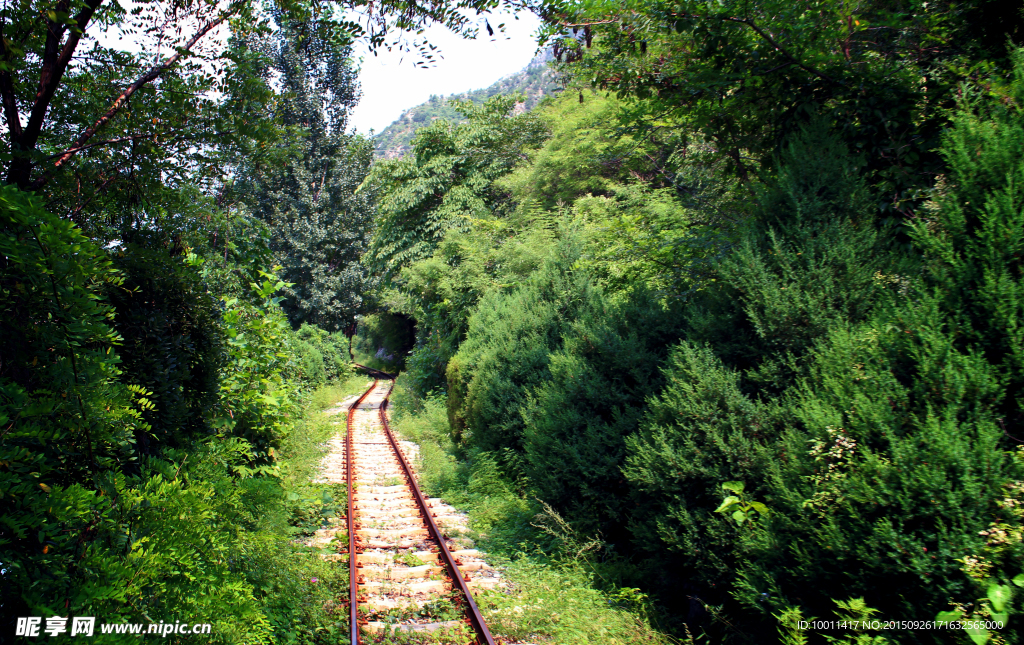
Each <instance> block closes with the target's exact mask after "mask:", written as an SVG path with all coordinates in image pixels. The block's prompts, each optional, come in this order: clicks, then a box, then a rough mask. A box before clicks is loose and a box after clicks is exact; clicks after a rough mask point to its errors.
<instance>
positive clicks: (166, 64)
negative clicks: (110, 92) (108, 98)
mask: <svg viewBox="0 0 1024 645" xmlns="http://www.w3.org/2000/svg"><path fill="white" fill-rule="evenodd" d="M226 19H227V16H226V15H222V16H221V17H219V18H217V19H216V20H211V21H210V22H208V23H206V25H204V26H203V27H202V28H201V29H200V30H199V31H197V32H196V33H195V34H194V35H193V36H192V38H190V39H189V41H188V42H187V43H185V46H184V47H181V48H179V49H178V51H177V52H175V53H174V55H173V56H171V57H169V58H167V59H166V60H164V61H163V62H162V63H158V64H156V65H154V66H153V67H151V68H149V70H147V71H146V72H145V73H144V74H142V76H140V77H138V78H137V79H135V82H134V83H132V84H131V85H129V86H128V88H127V89H126V90H125V91H123V92H121V95H120V96H118V97H117V98H116V99H115V100H114V102H113V104H111V106H110V108H108V109H107V111H106V112H105V113H104V114H103V116H101V117H100V118H99V119H97V120H96V122H95V123H93V124H92V125H91V126H90V127H88V128H86V129H85V131H83V132H82V134H80V135H78V139H76V140H75V143H74V144H73V145H72V146H71V147H70V148H68V149H66V150H65V151H64V152H62V153H60V157H59V158H58V159H57V161H56V162H54V164H53V166H52V167H51V168H50V171H49V172H47V173H46V174H44V175H43V176H42V177H40V178H39V179H37V180H35V181H34V182H32V184H31V188H32V190H38V189H39V188H42V187H43V186H45V185H46V183H47V182H49V181H50V179H52V178H53V175H54V173H56V172H57V171H58V170H60V169H61V167H62V166H63V165H64V164H66V163H67V162H68V161H69V160H70V159H71V158H72V157H74V156H75V154H76V153H77V152H78V151H79V150H82V149H84V147H85V144H86V142H88V141H89V139H91V138H92V137H93V136H94V135H95V134H96V133H97V132H99V130H100V129H101V128H102V127H103V126H105V125H106V124H107V123H108V122H109V121H110V120H111V119H113V118H114V117H115V116H116V115H117V113H118V112H120V111H121V108H122V107H124V104H125V102H127V101H128V99H129V98H131V96H132V95H133V94H135V92H137V91H138V90H139V88H141V87H143V86H144V85H146V84H147V83H150V82H152V81H154V80H156V79H157V78H159V77H160V75H161V74H163V73H164V72H165V71H167V70H168V69H170V68H171V67H173V66H174V65H175V64H176V63H177V62H178V60H180V59H181V57H182V54H183V53H184V52H187V51H188V50H190V49H192V47H194V46H195V44H196V43H197V42H199V39H201V38H202V37H203V36H205V35H206V34H207V33H209V32H210V31H211V30H212V29H214V28H215V27H217V26H218V25H220V24H221V23H222V22H224V20H226Z"/></svg>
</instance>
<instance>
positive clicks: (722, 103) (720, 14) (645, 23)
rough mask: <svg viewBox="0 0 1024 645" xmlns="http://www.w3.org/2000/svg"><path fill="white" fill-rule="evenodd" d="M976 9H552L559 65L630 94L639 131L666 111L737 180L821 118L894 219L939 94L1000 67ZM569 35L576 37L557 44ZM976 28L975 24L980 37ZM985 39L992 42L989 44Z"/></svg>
mask: <svg viewBox="0 0 1024 645" xmlns="http://www.w3.org/2000/svg"><path fill="white" fill-rule="evenodd" d="M1002 11H1003V10H1001V9H999V8H997V7H996V4H995V3H988V2H968V3H953V2H935V3H933V2H929V3H918V2H897V3H888V2H874V1H864V2H855V3H850V2H839V1H838V0H815V1H814V2H811V3H806V2H801V3H792V2H785V1H778V0H767V1H763V2H756V3H750V2H743V1H740V0H736V1H734V0H726V1H725V2H719V3H712V4H708V3H705V2H696V1H695V2H689V1H687V2H682V3H673V2H655V3H636V4H633V3H626V4H618V5H609V4H606V3H600V2H583V3H565V4H564V5H559V4H557V3H553V4H552V5H550V6H549V7H548V8H547V10H546V12H545V16H546V18H547V19H548V22H549V24H550V25H551V28H550V35H551V36H552V37H554V38H555V39H556V41H557V44H556V49H557V53H558V55H559V58H560V60H563V61H564V64H563V67H564V68H565V69H566V71H568V72H570V73H571V74H573V75H574V76H575V77H576V78H577V80H578V82H579V83H580V84H581V85H590V86H595V87H598V88H601V89H605V90H610V91H614V92H616V93H618V95H619V96H620V97H627V96H628V97H632V98H638V99H641V100H642V102H640V103H638V104H637V105H636V106H635V109H634V112H635V113H634V115H633V119H634V121H635V122H636V123H637V125H638V126H641V127H646V128H650V127H651V126H652V125H654V124H658V123H663V122H664V119H665V117H666V116H674V117H675V118H676V119H678V120H680V121H682V122H683V127H685V128H686V129H687V130H689V131H691V132H696V133H699V134H700V135H701V136H703V137H704V138H705V139H706V140H707V141H708V142H709V143H712V144H713V145H714V147H715V148H716V149H717V150H718V151H719V154H721V155H722V156H723V157H725V158H727V159H729V160H730V161H731V166H732V171H733V172H734V173H735V174H736V176H738V177H739V178H740V179H742V180H743V181H745V182H749V181H751V180H752V179H753V178H754V176H755V175H756V174H757V173H758V172H760V171H762V170H766V169H770V168H771V166H772V163H773V160H774V158H775V157H774V155H775V153H776V152H777V151H778V149H779V147H780V146H781V145H782V144H783V142H784V141H786V140H787V138H788V137H789V135H790V134H792V133H794V132H796V131H798V130H799V128H800V127H801V126H802V125H803V124H805V123H806V122H807V120H808V117H809V116H810V115H812V114H818V113H820V112H822V111H824V113H826V114H827V115H828V118H829V119H830V121H831V122H832V123H833V124H835V126H836V128H837V131H838V132H839V133H840V134H841V136H842V137H843V139H844V141H845V142H846V143H847V145H849V146H851V147H853V148H855V149H856V150H858V151H860V152H863V153H865V155H866V157H865V158H866V160H867V161H868V164H869V165H868V168H867V169H868V171H869V173H871V174H870V177H871V182H872V183H875V184H879V185H880V186H881V187H882V188H883V190H882V191H881V194H880V197H879V200H880V202H879V205H880V206H881V208H882V209H883V210H890V209H894V210H903V211H906V210H908V209H909V208H911V207H912V205H913V203H914V202H913V200H915V199H916V197H917V194H918V191H919V190H920V189H921V188H923V187H927V186H928V185H929V183H930V182H931V180H932V177H933V176H934V173H938V172H940V171H941V170H940V169H941V160H940V159H939V158H938V156H937V154H936V150H937V148H938V145H939V135H940V133H941V130H942V127H943V126H944V125H945V124H946V112H945V110H946V109H948V108H949V107H950V106H951V104H950V102H949V99H950V97H951V96H952V94H953V93H954V92H955V90H956V87H957V84H958V83H959V82H960V81H961V80H964V79H966V78H971V79H977V78H981V77H984V75H985V72H984V70H985V69H986V68H991V66H992V65H994V64H998V63H999V61H1002V60H1005V59H1006V54H1005V44H1006V38H1007V36H1012V35H1013V34H1016V37H1018V38H1019V37H1020V36H1021V33H1020V29H1019V27H1020V25H1021V24H1022V15H1021V14H1020V13H1019V12H1018V13H1016V15H1014V14H1012V13H1011V14H1010V15H1009V16H1004V17H1008V18H1010V19H1009V20H1007V21H1006V22H1005V23H1003V24H1002V25H1001V26H1000V27H999V28H993V29H992V30H993V31H994V30H996V29H1001V30H1004V31H1002V33H1001V34H1000V36H999V37H998V39H997V41H998V42H993V41H989V42H980V41H979V39H978V38H976V36H978V35H979V34H980V32H981V30H979V29H977V28H974V27H970V26H968V24H967V23H966V22H965V21H964V18H965V17H966V16H973V17H974V18H977V19H981V18H984V20H979V22H984V23H986V24H990V23H991V18H992V17H994V16H995V15H997V14H1000V12H1002ZM568 29H572V31H573V33H574V34H577V35H576V36H569V37H561V36H560V34H564V33H568V32H567V30H568ZM986 29H987V28H986ZM991 35H992V34H991V33H990V34H989V36H991Z"/></svg>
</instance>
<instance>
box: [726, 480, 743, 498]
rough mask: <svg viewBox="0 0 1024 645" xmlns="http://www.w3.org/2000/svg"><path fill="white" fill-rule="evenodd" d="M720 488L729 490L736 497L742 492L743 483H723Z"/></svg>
mask: <svg viewBox="0 0 1024 645" xmlns="http://www.w3.org/2000/svg"><path fill="white" fill-rule="evenodd" d="M722 488H724V489H725V490H730V491H732V492H734V493H736V494H737V495H739V494H740V493H742V492H743V482H725V483H723V484H722Z"/></svg>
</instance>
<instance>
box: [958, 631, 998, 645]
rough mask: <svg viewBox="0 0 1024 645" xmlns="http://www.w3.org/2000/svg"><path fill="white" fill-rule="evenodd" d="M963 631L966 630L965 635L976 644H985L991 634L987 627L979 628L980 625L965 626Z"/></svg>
mask: <svg viewBox="0 0 1024 645" xmlns="http://www.w3.org/2000/svg"><path fill="white" fill-rule="evenodd" d="M964 631H965V632H967V635H968V636H970V637H971V640H972V641H974V642H975V643H977V645H985V643H987V642H988V639H990V638H992V634H991V633H989V631H988V630H987V629H981V628H980V627H967V628H966V629H964Z"/></svg>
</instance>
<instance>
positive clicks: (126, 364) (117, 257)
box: [105, 244, 225, 454]
mask: <svg viewBox="0 0 1024 645" xmlns="http://www.w3.org/2000/svg"><path fill="white" fill-rule="evenodd" d="M114 264H115V266H116V267H117V268H118V269H119V270H120V272H121V275H122V276H124V282H123V283H122V284H120V285H118V286H116V287H114V288H110V289H107V291H106V294H105V296H106V300H107V302H109V303H110V304H111V305H112V306H113V308H114V316H113V326H114V329H115V330H116V331H117V333H118V334H119V335H120V336H121V343H120V345H119V347H118V355H119V356H120V357H121V370H122V374H121V380H122V381H123V382H125V383H132V384H135V385H140V386H142V387H144V388H146V389H147V390H148V391H149V392H150V393H151V395H150V397H149V398H150V400H151V401H152V402H153V405H154V406H155V407H154V409H152V410H148V411H146V412H144V413H143V416H144V418H145V419H146V422H147V423H148V424H149V426H150V430H149V431H148V432H139V433H136V436H135V443H136V449H137V450H138V452H139V453H141V454H156V453H157V452H158V451H159V447H160V446H161V445H165V444H169V445H184V444H187V443H188V442H189V441H190V440H191V439H192V438H194V437H199V436H202V435H205V434H207V433H208V431H209V420H208V419H207V418H206V417H207V413H208V412H209V410H210V409H211V408H212V407H213V406H214V404H215V403H216V401H217V398H218V395H219V391H220V388H219V385H220V383H219V379H220V370H221V368H222V367H223V363H224V358H225V347H224V330H223V329H222V328H221V320H220V306H219V303H218V302H217V299H216V298H215V296H214V295H213V294H211V293H210V292H209V291H207V288H206V285H205V284H203V281H202V280H201V279H200V276H199V274H198V272H197V271H196V270H195V267H193V266H190V265H189V263H188V262H187V258H186V257H184V256H180V255H179V256H171V255H170V254H169V253H168V251H167V250H165V249H163V248H152V247H147V246H141V245H136V244H129V245H127V246H126V247H125V248H124V249H122V250H120V251H119V252H117V253H115V254H114Z"/></svg>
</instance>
